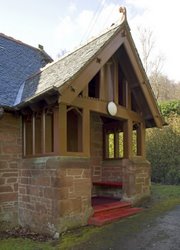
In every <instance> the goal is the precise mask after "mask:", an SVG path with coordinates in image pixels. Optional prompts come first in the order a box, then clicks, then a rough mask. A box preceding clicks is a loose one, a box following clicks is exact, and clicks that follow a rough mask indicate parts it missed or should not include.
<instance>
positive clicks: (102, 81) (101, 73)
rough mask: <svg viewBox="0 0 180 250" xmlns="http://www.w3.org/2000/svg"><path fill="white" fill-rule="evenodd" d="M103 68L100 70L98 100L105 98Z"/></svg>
mask: <svg viewBox="0 0 180 250" xmlns="http://www.w3.org/2000/svg"><path fill="white" fill-rule="evenodd" d="M105 93H106V81H105V66H103V67H102V68H101V70H100V100H105V99H106V98H105V96H106V94H105Z"/></svg>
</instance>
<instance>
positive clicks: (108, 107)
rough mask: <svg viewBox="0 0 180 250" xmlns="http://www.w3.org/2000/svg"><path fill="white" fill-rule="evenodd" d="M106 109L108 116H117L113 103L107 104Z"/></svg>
mask: <svg viewBox="0 0 180 250" xmlns="http://www.w3.org/2000/svg"><path fill="white" fill-rule="evenodd" d="M107 109H108V112H109V114H110V115H112V116H114V115H116V114H117V106H116V104H115V103H114V102H109V103H108V106H107Z"/></svg>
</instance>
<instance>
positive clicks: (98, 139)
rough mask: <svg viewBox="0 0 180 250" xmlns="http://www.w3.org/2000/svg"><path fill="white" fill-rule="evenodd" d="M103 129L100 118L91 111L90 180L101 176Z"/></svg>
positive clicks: (98, 178) (97, 179) (95, 179)
mask: <svg viewBox="0 0 180 250" xmlns="http://www.w3.org/2000/svg"><path fill="white" fill-rule="evenodd" d="M102 160H103V130H102V120H101V118H100V116H99V115H98V114H96V113H91V171H92V181H100V180H101V178H102Z"/></svg>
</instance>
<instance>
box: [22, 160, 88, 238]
mask: <svg viewBox="0 0 180 250" xmlns="http://www.w3.org/2000/svg"><path fill="white" fill-rule="evenodd" d="M91 212H92V208H91V175H90V166H89V160H88V159H87V158H79V157H73V158H70V157H43V158H33V159H24V160H23V163H22V168H21V169H20V173H19V220H20V224H21V225H22V226H26V227H30V228H31V229H32V230H34V231H39V232H43V233H49V234H52V235H53V234H54V233H56V232H63V231H65V230H67V229H68V228H73V227H77V226H82V225H86V224H87V220H88V218H89V216H90V214H91Z"/></svg>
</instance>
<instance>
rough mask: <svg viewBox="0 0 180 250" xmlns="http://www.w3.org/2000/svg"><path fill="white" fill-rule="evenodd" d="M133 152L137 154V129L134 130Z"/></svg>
mask: <svg viewBox="0 0 180 250" xmlns="http://www.w3.org/2000/svg"><path fill="white" fill-rule="evenodd" d="M132 153H133V155H137V130H133V132H132Z"/></svg>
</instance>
